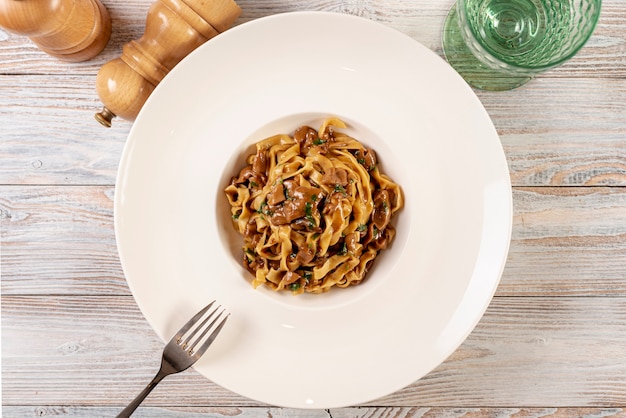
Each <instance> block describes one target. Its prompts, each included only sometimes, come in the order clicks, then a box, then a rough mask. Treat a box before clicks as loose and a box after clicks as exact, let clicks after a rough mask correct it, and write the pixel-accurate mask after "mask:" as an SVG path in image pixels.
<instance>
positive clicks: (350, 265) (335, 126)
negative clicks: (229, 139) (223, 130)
mask: <svg viewBox="0 0 626 418" xmlns="http://www.w3.org/2000/svg"><path fill="white" fill-rule="evenodd" d="M343 128H346V124H345V123H344V122H343V121H342V120H340V119H338V118H329V119H327V120H325V121H324V122H323V123H322V124H321V127H320V128H319V129H318V130H315V129H313V128H311V127H309V126H301V127H300V128H298V129H297V130H296V131H295V132H294V134H293V136H290V135H286V134H278V135H274V136H271V137H269V138H266V139H264V140H262V141H260V142H258V143H257V144H256V153H254V154H251V155H249V156H248V157H247V160H246V166H245V167H243V168H242V169H241V171H240V172H239V173H238V175H237V176H236V177H233V178H232V179H231V181H230V184H229V185H228V186H227V187H226V188H225V193H226V197H227V199H228V202H229V204H230V210H231V215H232V219H233V225H234V227H235V229H236V230H237V232H239V233H240V234H241V235H242V236H243V240H244V244H243V265H244V266H245V268H246V269H247V270H248V271H250V272H251V273H252V274H253V275H254V279H253V280H252V285H253V286H254V287H255V288H256V287H258V286H261V285H266V286H268V287H269V288H270V289H272V290H275V291H280V290H288V291H291V292H292V293H294V294H301V293H304V292H309V293H323V292H326V291H328V290H329V289H330V288H332V287H333V286H337V287H348V286H351V285H355V284H358V283H361V282H362V281H363V279H364V278H365V275H366V273H367V271H368V270H369V269H370V267H371V265H372V263H373V262H374V259H375V258H376V256H377V255H378V253H379V251H380V250H383V249H385V248H387V247H388V246H389V245H390V243H391V242H392V240H393V238H394V236H395V229H394V227H393V226H392V225H391V223H390V221H391V218H392V216H393V214H394V213H396V212H397V211H398V210H399V209H400V208H401V207H402V205H403V196H402V191H401V189H400V187H399V186H398V185H397V184H396V183H394V182H393V181H392V180H391V179H390V178H389V177H387V176H386V175H384V174H383V173H381V172H380V169H379V164H378V160H377V158H376V154H375V152H374V151H373V150H372V149H368V148H366V147H365V146H364V145H363V144H361V143H360V142H359V141H358V140H356V139H354V138H352V137H350V136H348V135H346V134H344V133H342V132H340V131H339V129H343Z"/></svg>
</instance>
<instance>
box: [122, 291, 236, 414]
mask: <svg viewBox="0 0 626 418" xmlns="http://www.w3.org/2000/svg"><path fill="white" fill-rule="evenodd" d="M214 304H215V301H213V302H211V303H209V304H208V305H207V306H205V307H204V308H203V309H202V310H201V311H200V312H198V313H197V314H195V315H194V316H193V318H191V319H190V320H189V321H188V322H187V323H186V324H185V325H184V326H183V327H182V328H181V329H180V331H178V332H177V333H176V335H174V336H173V337H172V339H171V340H170V342H169V343H167V345H166V346H165V348H164V349H163V356H162V359H161V368H160V369H159V371H158V373H157V374H156V376H154V379H152V381H151V382H150V383H148V386H146V388H145V389H144V390H143V391H142V392H141V393H140V394H139V395H137V397H136V398H135V399H134V400H133V401H132V402H131V403H130V404H129V405H128V406H127V407H126V408H124V410H123V411H122V412H120V413H119V414H118V415H117V418H126V417H130V416H131V414H132V413H133V412H134V411H135V409H137V407H138V406H139V404H141V402H143V400H144V399H145V398H146V396H148V394H149V393H150V392H152V389H154V388H155V387H156V385H158V384H159V382H160V381H161V380H163V378H164V377H166V376H169V375H171V374H174V373H179V372H182V371H184V370H187V369H188V368H189V367H190V366H191V365H192V364H194V363H195V362H196V361H198V359H199V358H200V357H201V356H202V355H203V354H204V353H205V351H206V350H207V349H208V348H209V346H210V345H211V343H212V342H213V340H215V337H217V334H219V332H220V331H221V330H222V327H223V326H224V324H225V323H226V320H227V319H228V316H229V315H230V314H229V313H226V310H225V309H224V308H222V307H221V306H219V305H218V306H217V307H216V308H215V309H214V310H212V311H211V312H210V313H209V315H208V316H207V317H206V318H204V319H202V318H203V316H204V315H205V314H206V313H207V311H209V310H210V309H211V307H212V306H213V305H214ZM220 308H222V311H221V312H220V313H219V314H218V315H217V316H215V314H216V313H217V311H218V310H219V309H220ZM214 316H215V318H213V317H214ZM222 316H223V318H222ZM211 318H213V320H212V321H211V322H210V323H209V320H211ZM220 318H222V320H221V321H220V322H219V323H218V320H219V319H220ZM201 320H202V321H201ZM211 330H213V331H212V332H211V334H209V336H208V337H207V334H208V332H209V331H211ZM198 334H199V335H198ZM196 335H198V336H197V337H196ZM194 337H195V339H194ZM205 337H206V339H205ZM192 340H193V341H192ZM202 340H204V342H203V343H202V345H200V348H198V349H196V347H198V344H199V343H200V342H201V341H202Z"/></svg>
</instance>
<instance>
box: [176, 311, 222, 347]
mask: <svg viewBox="0 0 626 418" xmlns="http://www.w3.org/2000/svg"><path fill="white" fill-rule="evenodd" d="M211 305H213V302H212V303H211ZM211 305H209V307H210V306H211ZM219 308H221V306H219V305H218V306H217V307H216V308H215V310H214V311H213V312H211V313H210V314H209V315H208V316H207V317H206V318H204V319H203V320H202V322H201V323H200V324H199V325H197V324H193V329H192V330H191V332H190V333H189V335H187V337H186V338H185V341H184V342H183V343H182V344H181V346H182V347H183V349H186V348H187V347H188V346H189V342H190V341H191V339H192V338H193V337H194V336H195V335H196V334H197V333H198V331H200V330H201V329H203V328H204V326H205V325H206V323H207V322H209V320H210V319H211V318H212V317H213V315H215V314H216V313H217V310H218V309H219ZM201 312H202V313H206V308H205V309H203V310H202V311H201ZM196 316H197V315H196ZM218 317H219V316H218ZM194 318H195V317H194ZM199 319H200V316H199V317H198V318H196V321H198V320H199ZM214 323H215V319H214V320H213V322H212V323H211V324H210V325H209V327H211V326H213V324H214ZM205 333H206V331H205ZM202 335H204V334H202ZM200 338H202V336H201V337H200ZM197 343H198V341H197V340H196V342H195V343H194V344H193V345H192V347H191V348H193V346H194V345H196V344H197ZM191 348H190V349H191Z"/></svg>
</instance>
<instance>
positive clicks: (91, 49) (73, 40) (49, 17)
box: [0, 0, 111, 62]
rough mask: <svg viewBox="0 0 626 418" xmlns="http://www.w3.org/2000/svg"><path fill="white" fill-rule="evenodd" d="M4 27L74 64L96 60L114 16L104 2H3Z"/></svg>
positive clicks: (1, 19)
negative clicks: (111, 15) (91, 59)
mask: <svg viewBox="0 0 626 418" xmlns="http://www.w3.org/2000/svg"><path fill="white" fill-rule="evenodd" d="M0 26H1V27H2V28H4V29H6V30H7V31H9V32H13V33H15V34H17V35H23V36H27V37H29V38H30V40H31V41H33V42H34V43H35V45H37V46H38V47H39V49H41V50H42V51H44V52H46V53H47V54H49V55H52V56H53V57H56V58H59V59H62V60H65V61H70V62H78V61H86V60H88V59H90V58H93V57H95V56H96V55H98V54H99V53H100V52H101V51H102V50H103V49H104V47H105V46H106V44H107V42H108V41H109V38H110V37H111V17H110V16H109V12H108V11H107V9H106V8H105V7H104V6H103V5H102V3H101V2H100V0H0Z"/></svg>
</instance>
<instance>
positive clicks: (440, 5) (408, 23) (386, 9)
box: [0, 0, 626, 78]
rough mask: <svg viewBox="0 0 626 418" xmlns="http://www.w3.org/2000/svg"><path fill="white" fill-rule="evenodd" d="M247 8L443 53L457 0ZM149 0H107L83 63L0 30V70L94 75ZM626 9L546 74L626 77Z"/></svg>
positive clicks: (274, 3)
mask: <svg viewBox="0 0 626 418" xmlns="http://www.w3.org/2000/svg"><path fill="white" fill-rule="evenodd" d="M237 3H238V4H239V5H240V6H241V8H242V10H243V13H242V15H241V17H240V18H239V19H238V20H237V21H236V22H235V25H240V24H242V23H244V22H247V21H249V20H252V19H256V18H259V17H263V16H268V15H272V14H277V13H284V12H290V11H300V10H319V11H329V12H339V13H348V14H353V15H357V16H362V17H365V18H368V19H371V20H375V21H379V22H382V23H384V24H386V25H389V26H391V27H393V28H396V29H397V30H399V31H401V32H403V33H406V34H407V35H409V36H411V37H413V38H414V39H416V40H418V41H420V42H421V43H423V44H424V45H426V46H427V47H428V48H430V49H432V50H434V51H435V52H437V53H438V54H440V55H443V54H442V51H441V28H442V26H443V22H444V19H445V17H446V15H447V13H448V10H449V8H450V6H451V5H452V4H453V2H450V1H443V0H427V1H420V2H415V1H410V0H388V1H385V2H380V1H377V0H342V1H339V0H315V1H305V0H296V1H293V0H271V1H262V2H258V1H253V0H239V1H238V2H237ZM151 4H152V1H151V0H134V1H125V0H108V1H106V2H105V5H106V6H107V8H108V10H109V13H110V14H111V19H112V25H113V33H112V36H111V40H110V41H109V44H108V45H107V47H106V48H105V50H104V51H103V52H102V53H101V54H100V55H99V56H97V57H96V58H94V59H92V60H90V61H87V62H85V63H78V64H76V63H70V64H68V63H63V62H61V61H59V60H56V59H54V58H52V57H49V56H47V55H46V54H45V53H43V52H41V51H40V50H39V49H37V48H36V47H35V46H34V44H33V43H32V42H30V40H29V39H28V38H26V37H23V36H16V35H13V34H10V33H7V32H5V31H1V30H0V74H44V73H45V74H67V73H71V74H95V73H96V72H97V70H98V69H99V68H100V67H101V66H102V65H103V64H104V63H106V62H107V61H109V60H111V59H113V58H116V57H117V56H119V54H120V53H121V50H122V46H123V45H124V44H125V43H127V42H129V41H130V40H133V39H138V38H139V37H141V36H142V34H143V31H144V26H145V19H146V15H147V11H148V8H149V6H150V5H151ZM624 20H626V10H625V9H624V7H623V5H622V3H621V1H620V0H605V1H604V2H603V5H602V14H601V17H600V22H599V24H598V27H597V29H596V32H595V33H594V36H593V37H592V38H591V40H590V41H589V42H588V44H587V46H585V48H583V49H582V50H581V51H580V52H579V54H578V55H577V56H576V57H574V58H573V59H572V60H571V61H570V62H568V63H566V64H565V65H564V66H562V67H561V68H558V69H556V70H553V71H550V72H548V73H547V74H546V75H545V76H546V77H590V76H592V77H611V78H619V77H625V76H626V66H624V60H625V57H626V43H625V42H624V41H625V39H626V33H625V32H624V31H623V26H622V25H623V22H624Z"/></svg>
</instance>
